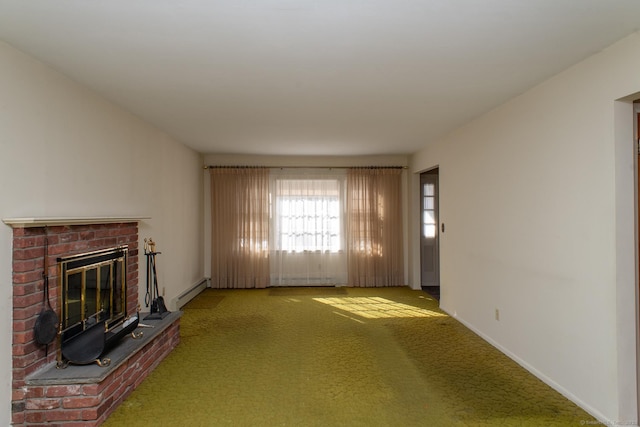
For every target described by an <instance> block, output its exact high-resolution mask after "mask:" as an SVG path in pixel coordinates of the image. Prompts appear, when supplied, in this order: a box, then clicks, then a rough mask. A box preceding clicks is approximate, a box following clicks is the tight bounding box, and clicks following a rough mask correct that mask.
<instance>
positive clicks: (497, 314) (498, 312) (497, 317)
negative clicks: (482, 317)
mask: <svg viewBox="0 0 640 427" xmlns="http://www.w3.org/2000/svg"><path fill="white" fill-rule="evenodd" d="M496 320H498V321H500V310H498V309H497V308H496Z"/></svg>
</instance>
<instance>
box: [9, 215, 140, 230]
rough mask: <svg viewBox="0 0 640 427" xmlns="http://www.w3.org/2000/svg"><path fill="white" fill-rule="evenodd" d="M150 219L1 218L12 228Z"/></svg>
mask: <svg viewBox="0 0 640 427" xmlns="http://www.w3.org/2000/svg"><path fill="white" fill-rule="evenodd" d="M147 219H151V217H149V216H103V217H100V216H92V217H42V218H3V219H2V222H4V223H5V224H7V225H8V226H10V227H13V228H28V227H46V226H51V227H53V226H64V225H89V224H114V223H119V222H140V221H144V220H147Z"/></svg>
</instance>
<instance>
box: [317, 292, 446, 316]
mask: <svg viewBox="0 0 640 427" xmlns="http://www.w3.org/2000/svg"><path fill="white" fill-rule="evenodd" d="M313 300H314V301H318V302H320V303H323V304H328V305H330V306H332V307H334V308H338V309H340V310H344V311H348V312H350V313H353V314H357V315H358V316H361V317H364V318H366V319H383V318H394V317H395V318H400V317H446V316H447V315H446V314H444V313H439V312H437V311H432V310H427V309H424V308H418V307H413V306H411V305H407V304H402V303H399V302H395V301H391V300H388V299H386V298H380V297H336V298H313Z"/></svg>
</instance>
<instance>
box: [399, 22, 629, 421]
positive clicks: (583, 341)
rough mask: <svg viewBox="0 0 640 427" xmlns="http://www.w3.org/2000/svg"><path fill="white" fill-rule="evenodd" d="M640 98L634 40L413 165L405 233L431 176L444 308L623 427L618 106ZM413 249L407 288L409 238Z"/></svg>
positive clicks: (625, 377)
mask: <svg viewBox="0 0 640 427" xmlns="http://www.w3.org/2000/svg"><path fill="white" fill-rule="evenodd" d="M638 91H640V35H639V34H637V33H636V34H634V35H632V36H630V37H628V38H626V39H625V40H623V41H621V42H619V43H617V44H615V45H613V46H611V47H610V48H608V49H606V50H605V51H603V52H601V53H599V54H597V55H595V56H593V57H591V58H589V59H587V60H585V61H584V62H582V63H580V64H578V65H576V66H574V67H572V68H571V69H569V70H567V71H565V72H563V73H561V74H559V75H557V76H555V77H553V78H552V79H550V80H548V81H546V82H545V83H543V84H541V85H539V86H538V87H535V88H534V89H532V90H530V91H528V92H526V93H524V94H522V95H521V96H519V97H517V98H516V99H513V100H511V101H510V102H508V103H506V104H504V105H502V106H501V107H499V108H497V109H496V110H494V111H492V112H490V113H488V114H486V115H484V116H483V117H480V118H479V119H477V120H475V121H474V122H471V123H469V124H467V125H466V126H464V127H463V128H461V129H458V130H457V131H456V132H454V133H452V134H451V135H449V136H447V137H445V138H443V139H442V140H440V141H438V142H437V143H434V144H431V145H429V146H428V147H426V148H425V149H423V150H422V151H420V152H418V153H416V154H415V155H414V156H413V158H412V166H411V172H412V173H413V176H412V178H411V184H412V185H411V190H410V192H411V199H412V206H411V212H412V215H411V218H412V219H411V232H410V235H411V236H419V228H418V223H419V220H418V218H417V211H418V209H419V208H418V200H417V197H418V195H417V193H418V186H417V177H418V175H417V173H418V172H420V171H423V170H426V169H428V168H431V167H433V166H436V165H439V167H440V169H439V170H440V219H441V221H442V222H444V223H445V224H446V232H445V233H444V234H443V235H442V236H441V286H442V288H441V294H442V301H441V304H442V307H443V308H444V309H445V310H446V311H447V312H448V313H450V314H451V315H453V316H455V317H456V318H458V319H459V320H460V321H462V322H463V323H465V324H467V325H468V326H469V327H471V328H472V329H473V330H475V331H476V332H478V333H479V334H480V335H482V336H483V337H485V338H486V339H488V340H489V341H490V342H492V343H494V344H495V345H496V346H498V347H499V348H501V349H502V350H504V351H505V352H506V353H507V354H509V355H511V356H512V357H513V358H514V359H516V360H517V361H519V362H520V363H521V364H523V365H524V366H526V367H527V368H528V369H530V370H531V371H532V372H534V373H535V374H536V375H538V376H539V377H540V378H542V379H544V380H545V381H546V382H547V383H549V384H551V385H552V386H553V387H555V388H556V389H558V390H559V391H561V392H562V393H564V394H566V395H567V396H569V397H570V398H571V399H573V400H574V401H576V402H578V403H579V404H580V405H581V406H583V407H584V408H585V409H587V410H589V411H590V412H591V413H592V414H594V415H596V416H597V417H599V418H600V419H601V420H610V421H620V422H626V421H633V420H636V418H637V414H636V391H635V378H636V366H635V358H636V354H635V302H634V301H635V289H636V284H635V256H634V253H635V249H634V241H633V239H634V237H633V236H634V233H635V231H634V229H633V228H634V226H633V223H634V220H633V215H634V202H633V197H634V194H633V182H634V175H633V174H634V172H633V159H634V154H633V146H632V145H633V141H632V131H631V130H630V129H633V121H632V120H633V117H632V114H631V105H630V104H629V102H628V99H627V100H625V101H624V102H616V100H618V99H620V98H623V97H626V96H628V95H631V94H633V93H636V92H638ZM632 98H633V97H632ZM638 98H640V96H638ZM414 210H415V211H416V213H413V211H414ZM411 248H412V250H413V256H412V257H411V267H410V269H411V272H412V283H414V284H415V283H416V280H419V259H418V258H416V256H417V255H416V254H417V253H418V241H417V239H413V240H412V242H411ZM496 309H499V310H500V320H499V321H497V320H495V310H496Z"/></svg>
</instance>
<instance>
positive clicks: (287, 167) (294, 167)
mask: <svg viewBox="0 0 640 427" xmlns="http://www.w3.org/2000/svg"><path fill="white" fill-rule="evenodd" d="M203 168H204V169H232V168H233V169H246V168H258V169H409V167H408V166H247V165H233V166H225V165H205V166H204V167H203Z"/></svg>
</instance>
